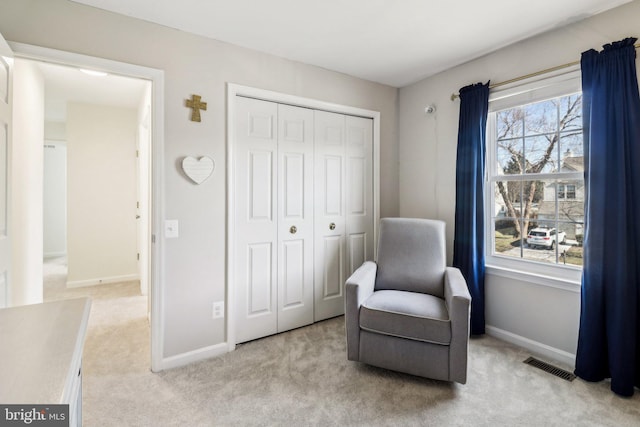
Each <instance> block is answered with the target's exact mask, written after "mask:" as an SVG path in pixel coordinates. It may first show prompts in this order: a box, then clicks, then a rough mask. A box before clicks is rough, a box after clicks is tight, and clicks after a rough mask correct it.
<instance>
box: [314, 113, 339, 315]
mask: <svg viewBox="0 0 640 427" xmlns="http://www.w3.org/2000/svg"><path fill="white" fill-rule="evenodd" d="M314 118H315V121H314V134H315V145H314V149H315V150H314V153H315V154H314V163H315V188H314V199H315V235H314V240H315V241H314V247H315V307H314V310H315V315H314V319H315V321H319V320H323V319H328V318H330V317H335V316H339V315H341V314H343V313H344V282H345V280H346V275H345V274H346V265H345V255H346V251H345V249H346V246H345V245H346V243H345V213H346V192H345V178H346V164H345V159H346V157H345V154H346V138H345V116H344V115H342V114H335V113H328V112H324V111H315V112H314Z"/></svg>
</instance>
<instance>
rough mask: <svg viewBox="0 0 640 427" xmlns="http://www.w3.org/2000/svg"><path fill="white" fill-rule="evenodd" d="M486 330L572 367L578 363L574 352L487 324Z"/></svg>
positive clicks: (501, 338)
mask: <svg viewBox="0 0 640 427" xmlns="http://www.w3.org/2000/svg"><path fill="white" fill-rule="evenodd" d="M485 330H486V332H487V335H490V336H492V337H495V338H498V339H500V340H502V341H506V342H508V343H510V344H514V345H517V346H518V347H522V348H524V349H527V350H529V351H531V352H533V353H536V354H539V355H540V356H544V357H547V358H549V359H552V360H556V361H558V362H561V363H564V364H565V365H568V366H570V367H572V368H573V367H574V366H575V364H576V355H575V354H573V353H569V352H567V351H564V350H560V349H559V348H555V347H551V346H549V345H546V344H543V343H541V342H538V341H534V340H531V339H529V338H525V337H523V336H521V335H517V334H514V333H512V332H509V331H505V330H504V329H500V328H496V327H495V326H489V325H486V326H485Z"/></svg>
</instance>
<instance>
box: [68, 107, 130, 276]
mask: <svg viewBox="0 0 640 427" xmlns="http://www.w3.org/2000/svg"><path fill="white" fill-rule="evenodd" d="M137 123H138V122H137V111H136V109H134V108H120V107H109V106H102V105H90V104H81V103H73V102H70V103H68V105H67V242H68V243H67V252H68V259H67V262H68V275H67V285H68V286H86V285H93V284H99V283H109V282H119V281H124V280H134V279H137V278H138V262H137V256H136V253H137V229H136V226H137V224H136V219H135V216H136V191H137V188H136V182H137V181H136V156H135V153H136V132H137Z"/></svg>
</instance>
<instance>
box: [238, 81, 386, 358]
mask: <svg viewBox="0 0 640 427" xmlns="http://www.w3.org/2000/svg"><path fill="white" fill-rule="evenodd" d="M237 96H245V97H248V98H255V99H262V100H265V101H270V102H277V103H281V104H288V105H294V106H298V107H304V108H311V109H314V110H322V111H329V112H332V113H340V114H346V115H350V116H358V117H365V118H369V119H372V120H373V221H374V223H373V224H374V227H373V240H374V241H373V247H374V259H377V246H378V224H379V223H380V194H379V193H380V112H378V111H373V110H365V109H362V108H357V107H349V106H346V105H340V104H333V103H330V102H325V101H319V100H315V99H311V98H303V97H300V96H295V95H288V94H284V93H280V92H273V91H269V90H263V89H257V88H253V87H249V86H242V85H238V84H234V83H227V159H226V160H227V242H226V243H227V274H226V276H227V277H226V280H227V301H226V306H227V331H226V339H227V342H226V344H225V345H226V346H227V348H228V351H233V350H234V349H235V346H236V344H235V342H236V333H235V290H234V288H233V286H231V284H232V283H233V282H234V280H233V279H234V277H233V265H234V257H233V254H234V245H233V236H234V235H235V233H234V228H235V224H234V212H235V206H234V204H233V188H234V181H233V175H234V169H233V159H234V157H233V155H234V150H233V143H232V142H233V141H234V140H235V134H234V133H235V130H234V123H235V99H236V97H237Z"/></svg>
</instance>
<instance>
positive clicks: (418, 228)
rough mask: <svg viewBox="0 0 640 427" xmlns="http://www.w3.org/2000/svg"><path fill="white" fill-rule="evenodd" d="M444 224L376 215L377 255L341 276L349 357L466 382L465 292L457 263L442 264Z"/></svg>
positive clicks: (468, 297)
mask: <svg viewBox="0 0 640 427" xmlns="http://www.w3.org/2000/svg"><path fill="white" fill-rule="evenodd" d="M444 226H445V225H444V222H442V221H434V220H425V219H409V218H385V219H382V220H381V221H380V237H379V243H378V263H377V264H376V263H374V262H371V261H367V262H365V263H364V264H363V265H362V266H361V267H360V268H358V270H356V271H355V272H354V273H353V275H351V277H350V278H349V279H348V280H347V283H346V314H345V321H346V329H347V357H348V359H349V360H354V361H360V362H364V363H366V364H369V365H374V366H378V367H381V368H386V369H392V370H395V371H401V372H405V373H408V374H413V375H418V376H421V377H427V378H433V379H437V380H445V381H455V382H459V383H462V384H464V383H466V381H467V345H468V342H469V313H470V303H471V295H469V290H468V289H467V284H466V282H465V280H464V278H463V277H462V273H460V270H458V269H457V268H453V267H447V266H446V255H445V234H444Z"/></svg>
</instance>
